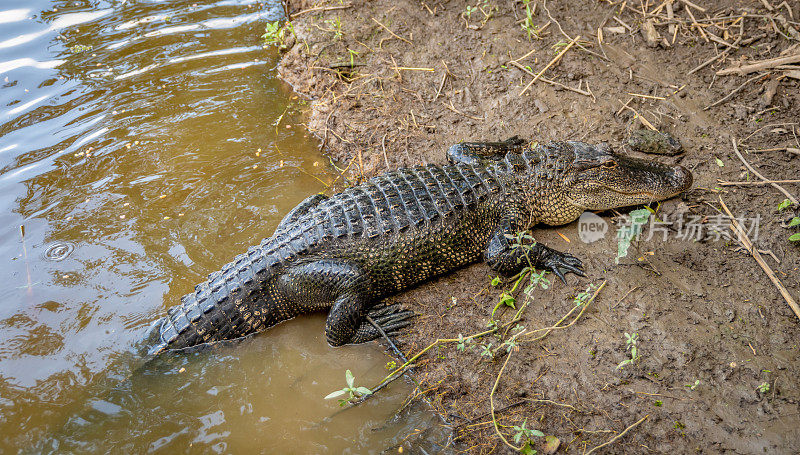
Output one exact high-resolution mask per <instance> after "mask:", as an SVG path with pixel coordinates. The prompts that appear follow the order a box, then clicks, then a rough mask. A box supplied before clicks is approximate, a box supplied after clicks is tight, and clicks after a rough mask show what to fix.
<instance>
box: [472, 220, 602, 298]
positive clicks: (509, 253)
mask: <svg viewBox="0 0 800 455" xmlns="http://www.w3.org/2000/svg"><path fill="white" fill-rule="evenodd" d="M511 227H512V223H510V222H504V223H503V224H502V225H501V227H500V228H499V229H498V230H497V231H495V233H494V234H493V235H492V237H491V239H489V243H488V245H487V246H486V251H485V252H484V258H485V259H486V264H487V265H489V267H491V268H492V270H494V271H496V272H498V273H500V274H503V275H507V276H508V275H514V274H516V273H519V272H520V271H521V270H522V269H523V268H524V267H526V266H528V265H529V264H530V265H532V266H534V267H541V268H544V269H547V270H550V271H551V272H553V273H554V274H555V275H556V276H557V277H559V278H561V281H563V282H564V284H566V282H567V280H566V279H565V277H564V274H565V273H574V274H576V275H579V276H586V274H585V273H584V272H583V263H582V262H581V260H580V259H578V258H576V257H575V256H573V255H571V254H568V253H562V252H560V251H556V250H554V249H552V248H549V247H546V246H544V245H542V244H541V243H534V244H533V245H522V246H518V247H516V248H514V246H513V244H512V240H513V238H514V237H515V234H516V232H515V231H514V230H513V229H512V228H511Z"/></svg>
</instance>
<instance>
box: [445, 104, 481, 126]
mask: <svg viewBox="0 0 800 455" xmlns="http://www.w3.org/2000/svg"><path fill="white" fill-rule="evenodd" d="M442 104H443V105H444V107H446V108H448V109H450V110H451V111H453V112H455V113H456V114H460V115H463V116H464V117H467V118H471V119H472V120H480V121H484V120H486V118H480V117H475V116H472V115H469V114H465V113H464V112H461V111H459V110H458V109H456V107H455V106H453V101H452V100H451V101H450V104H445V103H444V102H443V103H442Z"/></svg>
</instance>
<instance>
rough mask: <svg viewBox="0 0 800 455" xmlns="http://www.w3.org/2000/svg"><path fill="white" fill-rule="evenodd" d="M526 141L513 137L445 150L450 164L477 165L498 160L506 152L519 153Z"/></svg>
mask: <svg viewBox="0 0 800 455" xmlns="http://www.w3.org/2000/svg"><path fill="white" fill-rule="evenodd" d="M527 144H528V141H526V140H525V139H522V138H520V137H519V136H514V137H510V138H508V139H506V140H505V141H501V142H461V143H460V144H456V145H453V146H451V147H450V148H449V149H447V159H448V160H450V162H451V163H463V164H472V165H477V164H479V163H480V161H481V160H482V159H483V160H485V159H492V158H499V157H500V155H503V154H506V153H508V152H519V151H521V150H522V149H523V148H524V147H525V145H527Z"/></svg>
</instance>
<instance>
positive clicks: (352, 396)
mask: <svg viewBox="0 0 800 455" xmlns="http://www.w3.org/2000/svg"><path fill="white" fill-rule="evenodd" d="M344 378H345V381H346V382H347V387H345V388H343V389H341V390H337V391H335V392H331V393H329V394H328V395H326V396H325V399H326V400H331V399H333V398H339V397H340V396H343V395H348V397H347V398H341V399H339V406H345V405H346V404H347V403H351V402H353V401H354V400H357V399H359V398H362V397H365V396H367V395H372V391H371V390H369V389H368V388H366V387H356V385H355V381H356V379H355V378H354V377H353V373H351V372H350V370H347V371H345V373H344Z"/></svg>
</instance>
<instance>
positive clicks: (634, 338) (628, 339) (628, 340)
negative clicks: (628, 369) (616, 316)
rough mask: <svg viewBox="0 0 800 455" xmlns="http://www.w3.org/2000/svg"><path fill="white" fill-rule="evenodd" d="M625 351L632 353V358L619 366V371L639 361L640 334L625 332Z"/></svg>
mask: <svg viewBox="0 0 800 455" xmlns="http://www.w3.org/2000/svg"><path fill="white" fill-rule="evenodd" d="M625 351H626V352H627V351H630V353H631V358H630V359H625V360H623V361H622V362H620V363H619V365H617V369H618V370H619V369H620V368H622V367H624V366H625V365H630V364H633V363H634V362H636V361H637V360H639V357H640V356H639V334H638V333H633V334H630V333H628V332H625Z"/></svg>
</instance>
